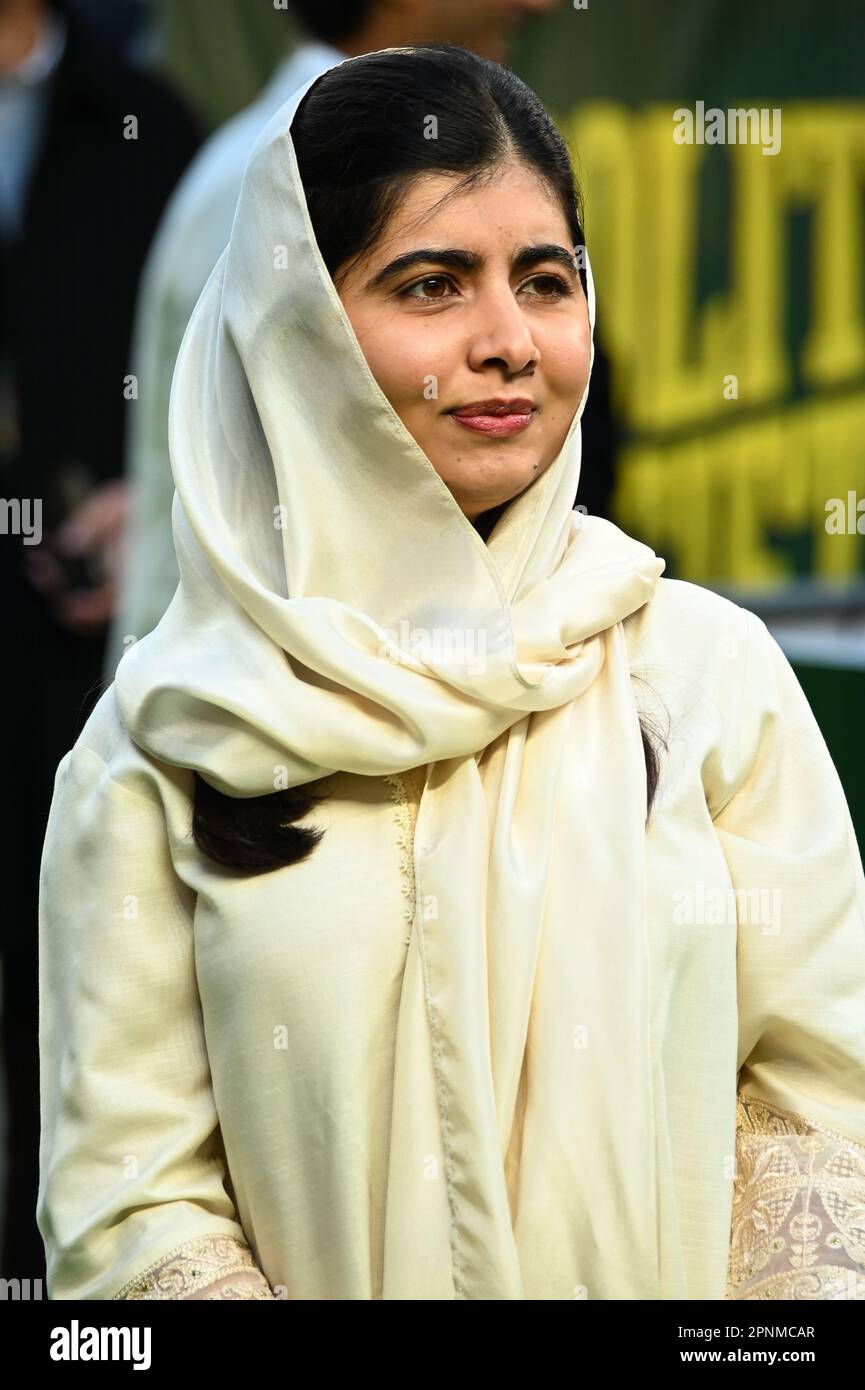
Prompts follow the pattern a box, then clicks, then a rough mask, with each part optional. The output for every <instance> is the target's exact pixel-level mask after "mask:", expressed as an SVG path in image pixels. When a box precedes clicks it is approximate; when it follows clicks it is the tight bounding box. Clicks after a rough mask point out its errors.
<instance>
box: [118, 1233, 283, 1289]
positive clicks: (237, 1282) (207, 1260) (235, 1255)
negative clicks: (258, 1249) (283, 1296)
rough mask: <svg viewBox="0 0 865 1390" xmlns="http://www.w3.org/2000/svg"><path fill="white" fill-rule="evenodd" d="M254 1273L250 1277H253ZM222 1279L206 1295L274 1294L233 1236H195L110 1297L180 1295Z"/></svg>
mask: <svg viewBox="0 0 865 1390" xmlns="http://www.w3.org/2000/svg"><path fill="white" fill-rule="evenodd" d="M253 1276H254V1277H253ZM217 1280H225V1281H226V1282H225V1283H222V1284H220V1287H219V1289H218V1290H215V1291H214V1292H213V1293H209V1294H207V1295H206V1297H207V1299H251V1298H274V1297H275V1295H274V1294H273V1293H272V1292H271V1290H270V1285H269V1284H268V1282H267V1280H266V1279H265V1277H264V1275H263V1274H262V1273H261V1270H260V1269H259V1268H258V1266H257V1265H256V1263H255V1260H254V1259H253V1257H252V1251H251V1250H250V1249H249V1246H248V1245H246V1244H245V1242H244V1241H242V1240H240V1239H239V1238H238V1237H237V1236H230V1235H218V1236H198V1237H196V1239H194V1240H188V1241H185V1242H184V1244H183V1245H178V1246H177V1248H176V1249H174V1250H171V1251H170V1252H169V1253H168V1254H167V1255H163V1257H162V1259H160V1260H157V1261H156V1263H155V1264H152V1265H150V1267H149V1268H148V1269H145V1270H144V1272H143V1273H142V1274H137V1275H136V1276H135V1278H134V1279H130V1280H129V1282H128V1283H127V1284H124V1286H123V1288H122V1289H121V1290H120V1292H119V1293H117V1294H115V1295H114V1299H115V1300H116V1299H126V1300H128V1299H144V1298H146V1299H169V1298H171V1299H182V1298H189V1297H190V1295H192V1294H196V1293H200V1292H201V1291H202V1290H203V1289H206V1288H208V1286H209V1285H210V1284H215V1283H216V1281H217Z"/></svg>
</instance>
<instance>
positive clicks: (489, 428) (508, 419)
mask: <svg viewBox="0 0 865 1390" xmlns="http://www.w3.org/2000/svg"><path fill="white" fill-rule="evenodd" d="M535 413H536V412H535V411H534V410H526V411H521V412H519V413H517V414H508V415H457V414H456V413H455V412H452V413H451V418H452V419H453V420H456V422H457V424H458V425H463V426H464V427H465V428H466V429H468V430H474V431H475V432H476V433H477V434H491V435H495V436H498V437H501V436H502V435H510V434H520V433H521V431H522V430H524V429H526V428H527V427H528V426H529V425H530V424H531V423H532V420H533V419H534V418H535Z"/></svg>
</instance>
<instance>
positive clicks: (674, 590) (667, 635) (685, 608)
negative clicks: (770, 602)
mask: <svg viewBox="0 0 865 1390" xmlns="http://www.w3.org/2000/svg"><path fill="white" fill-rule="evenodd" d="M755 622H756V623H760V622H761V620H760V619H759V618H757V616H756V614H754V613H752V612H751V611H750V610H749V609H747V608H743V607H742V606H741V605H740V604H738V603H734V602H733V600H732V599H729V598H725V597H724V595H723V594H719V593H716V592H715V590H714V589H707V588H705V587H704V586H703V585H701V584H693V583H691V582H690V581H689V580H686V579H667V578H665V577H663V576H662V577H661V578H660V579H659V580H658V583H657V586H656V588H655V593H654V595H653V597H652V598H651V599H650V600H649V602H648V603H645V604H643V606H642V608H639V609H637V611H636V612H635V613H632V614H631V616H630V617H629V618H627V619H626V620H625V630H626V634H627V635H628V638H629V641H630V642H633V643H642V644H644V645H646V644H657V645H659V646H660V647H661V648H664V647H669V646H670V644H671V643H672V644H673V645H674V646H675V647H676V648H678V649H679V650H681V646H682V637H683V635H686V636H687V638H688V641H689V647H690V649H691V650H692V651H693V652H694V653H695V654H696V653H697V652H700V651H705V652H706V653H707V654H708V653H710V652H711V651H713V650H714V649H715V647H716V645H717V643H718V642H719V641H724V640H726V639H727V638H728V637H733V636H736V635H737V634H738V635H740V636H741V637H743V638H747V635H748V632H749V629H750V627H751V626H752V625H753V624H754V623H755Z"/></svg>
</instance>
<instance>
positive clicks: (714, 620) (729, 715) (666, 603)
mask: <svg viewBox="0 0 865 1390" xmlns="http://www.w3.org/2000/svg"><path fill="white" fill-rule="evenodd" d="M623 627H624V632H625V637H626V641H627V646H628V654H629V660H630V669H631V674H632V675H633V676H636V677H637V678H638V679H639V680H640V682H641V685H640V689H641V692H642V697H641V708H642V709H644V710H645V712H646V713H647V714H653V715H654V716H655V717H656V718H658V719H659V720H660V722H661V724H663V725H667V724H668V722H670V721H671V727H672V729H673V730H676V729H678V730H679V733H680V735H681V736H682V737H688V736H690V735H691V734H693V735H694V736H698V737H699V738H700V739H701V740H705V741H707V742H708V743H713V742H715V743H721V742H726V741H728V740H729V737H730V735H731V732H732V731H733V730H734V729H735V728H736V727H737V724H738V721H739V713H740V710H741V708H742V706H743V703H745V702H746V701H747V700H748V691H749V687H750V681H751V676H750V675H749V672H750V671H752V670H753V659H754V655H755V652H759V653H763V652H764V649H765V648H766V646H767V644H769V643H770V642H771V638H770V634H769V632H768V629H767V628H766V626H765V624H764V623H763V621H762V619H760V618H758V617H757V615H756V614H754V613H752V612H751V611H750V610H749V609H747V608H742V607H741V606H740V605H739V604H737V603H734V602H733V601H732V600H731V599H728V598H725V597H724V596H723V595H722V594H718V593H715V591H714V590H712V589H707V588H703V587H702V586H701V585H699V584H692V583H690V582H689V581H687V580H683V579H665V578H661V579H659V580H658V583H657V586H656V589H655V593H654V596H653V597H652V599H651V600H650V601H649V602H648V603H646V604H644V605H643V607H642V608H640V609H638V610H637V612H635V613H633V614H631V616H630V617H629V618H627V619H626V620H625V622H624V624H623Z"/></svg>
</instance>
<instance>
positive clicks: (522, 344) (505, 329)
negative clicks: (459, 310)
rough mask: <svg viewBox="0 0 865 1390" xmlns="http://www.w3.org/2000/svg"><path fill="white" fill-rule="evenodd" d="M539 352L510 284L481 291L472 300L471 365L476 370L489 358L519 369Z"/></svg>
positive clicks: (507, 366)
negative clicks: (473, 301)
mask: <svg viewBox="0 0 865 1390" xmlns="http://www.w3.org/2000/svg"><path fill="white" fill-rule="evenodd" d="M539 356H540V354H539V352H538V349H537V348H536V346H535V342H534V339H533V337H532V333H531V329H530V327H529V323H528V320H527V317H526V314H525V312H524V311H523V309H522V308H521V306H520V305H519V303H518V302H517V300H516V298H515V297H514V292H513V290H512V289H511V287H510V285H506V286H504V287H503V288H496V289H492V290H489V291H487V292H486V293H483V294H480V295H479V296H478V298H477V301H476V304H475V321H474V324H473V333H472V340H471V344H470V348H469V362H470V365H471V366H472V367H473V368H474V369H475V370H479V369H480V368H482V367H484V366H485V365H487V364H488V363H489V362H490V361H494V362H502V363H504V365H505V367H506V368H507V370H508V372H519V371H522V370H523V368H525V367H527V366H529V365H532V364H534V363H535V362H537V360H538V358H539Z"/></svg>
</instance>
